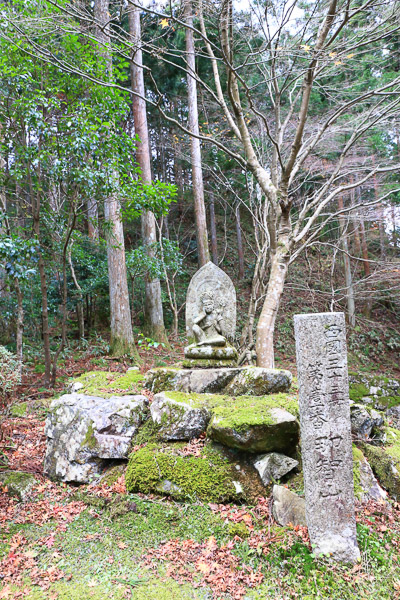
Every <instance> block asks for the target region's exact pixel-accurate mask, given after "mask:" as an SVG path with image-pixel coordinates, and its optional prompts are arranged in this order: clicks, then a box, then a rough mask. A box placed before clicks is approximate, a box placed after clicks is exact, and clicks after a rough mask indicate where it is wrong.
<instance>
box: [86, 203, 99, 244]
mask: <svg viewBox="0 0 400 600" xmlns="http://www.w3.org/2000/svg"><path fill="white" fill-rule="evenodd" d="M87 217H88V236H89V237H90V239H91V240H98V239H99V211H98V207H97V200H96V199H95V198H89V199H88V203H87Z"/></svg>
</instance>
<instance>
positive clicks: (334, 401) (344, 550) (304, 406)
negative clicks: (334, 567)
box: [294, 313, 360, 562]
mask: <svg viewBox="0 0 400 600" xmlns="http://www.w3.org/2000/svg"><path fill="white" fill-rule="evenodd" d="M294 326H295V337H296V355H297V368H298V377H299V404H300V424H301V448H302V456H303V469H304V490H305V497H306V517H307V525H308V530H309V533H310V539H311V543H312V544H314V545H315V552H316V553H329V554H331V555H332V556H333V558H335V559H337V560H341V561H344V562H356V561H357V560H358V559H359V557H360V552H359V550H358V547H357V541H356V526H355V514H354V487H353V485H354V484H353V456H352V445H351V424H350V404H349V386H348V374H347V350H346V337H345V320H344V314H343V313H319V314H308V315H296V316H295V317H294Z"/></svg>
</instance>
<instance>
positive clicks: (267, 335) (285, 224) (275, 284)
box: [256, 212, 291, 369]
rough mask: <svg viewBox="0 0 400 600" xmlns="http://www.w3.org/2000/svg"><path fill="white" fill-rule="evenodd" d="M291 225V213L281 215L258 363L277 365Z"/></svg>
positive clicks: (259, 334) (258, 341) (261, 323)
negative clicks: (276, 336) (278, 318)
mask: <svg viewBox="0 0 400 600" xmlns="http://www.w3.org/2000/svg"><path fill="white" fill-rule="evenodd" d="M290 235H291V226H290V218H289V213H288V212H287V213H283V214H282V216H281V221H280V227H279V232H278V235H277V243H276V246H275V244H274V246H273V249H272V250H271V271H270V275H269V280H268V286H267V292H266V295H265V300H264V304H263V307H262V309H261V314H260V318H259V320H258V324H257V335H256V353H257V366H259V367H264V368H267V369H273V368H274V366H275V361H274V331H275V322H276V316H277V314H278V310H279V305H280V301H281V298H282V293H283V289H284V285H285V280H286V275H287V271H288V266H289V260H290V253H291V239H290Z"/></svg>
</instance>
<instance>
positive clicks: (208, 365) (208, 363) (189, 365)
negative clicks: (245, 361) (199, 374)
mask: <svg viewBox="0 0 400 600" xmlns="http://www.w3.org/2000/svg"><path fill="white" fill-rule="evenodd" d="M182 366H183V367H185V368H186V369H212V368H214V369H216V368H220V367H236V366H237V360H234V359H229V360H227V359H222V358H185V360H183V361H182Z"/></svg>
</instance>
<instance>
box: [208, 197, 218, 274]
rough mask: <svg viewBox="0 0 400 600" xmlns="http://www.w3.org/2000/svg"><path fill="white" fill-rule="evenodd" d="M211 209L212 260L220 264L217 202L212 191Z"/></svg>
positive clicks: (209, 202)
mask: <svg viewBox="0 0 400 600" xmlns="http://www.w3.org/2000/svg"><path fill="white" fill-rule="evenodd" d="M209 197H210V199H209V201H208V205H209V209H210V234H211V256H212V261H213V263H214V264H215V265H217V266H218V240H217V226H216V223H215V203H214V194H213V193H212V192H210V194H209Z"/></svg>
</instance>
